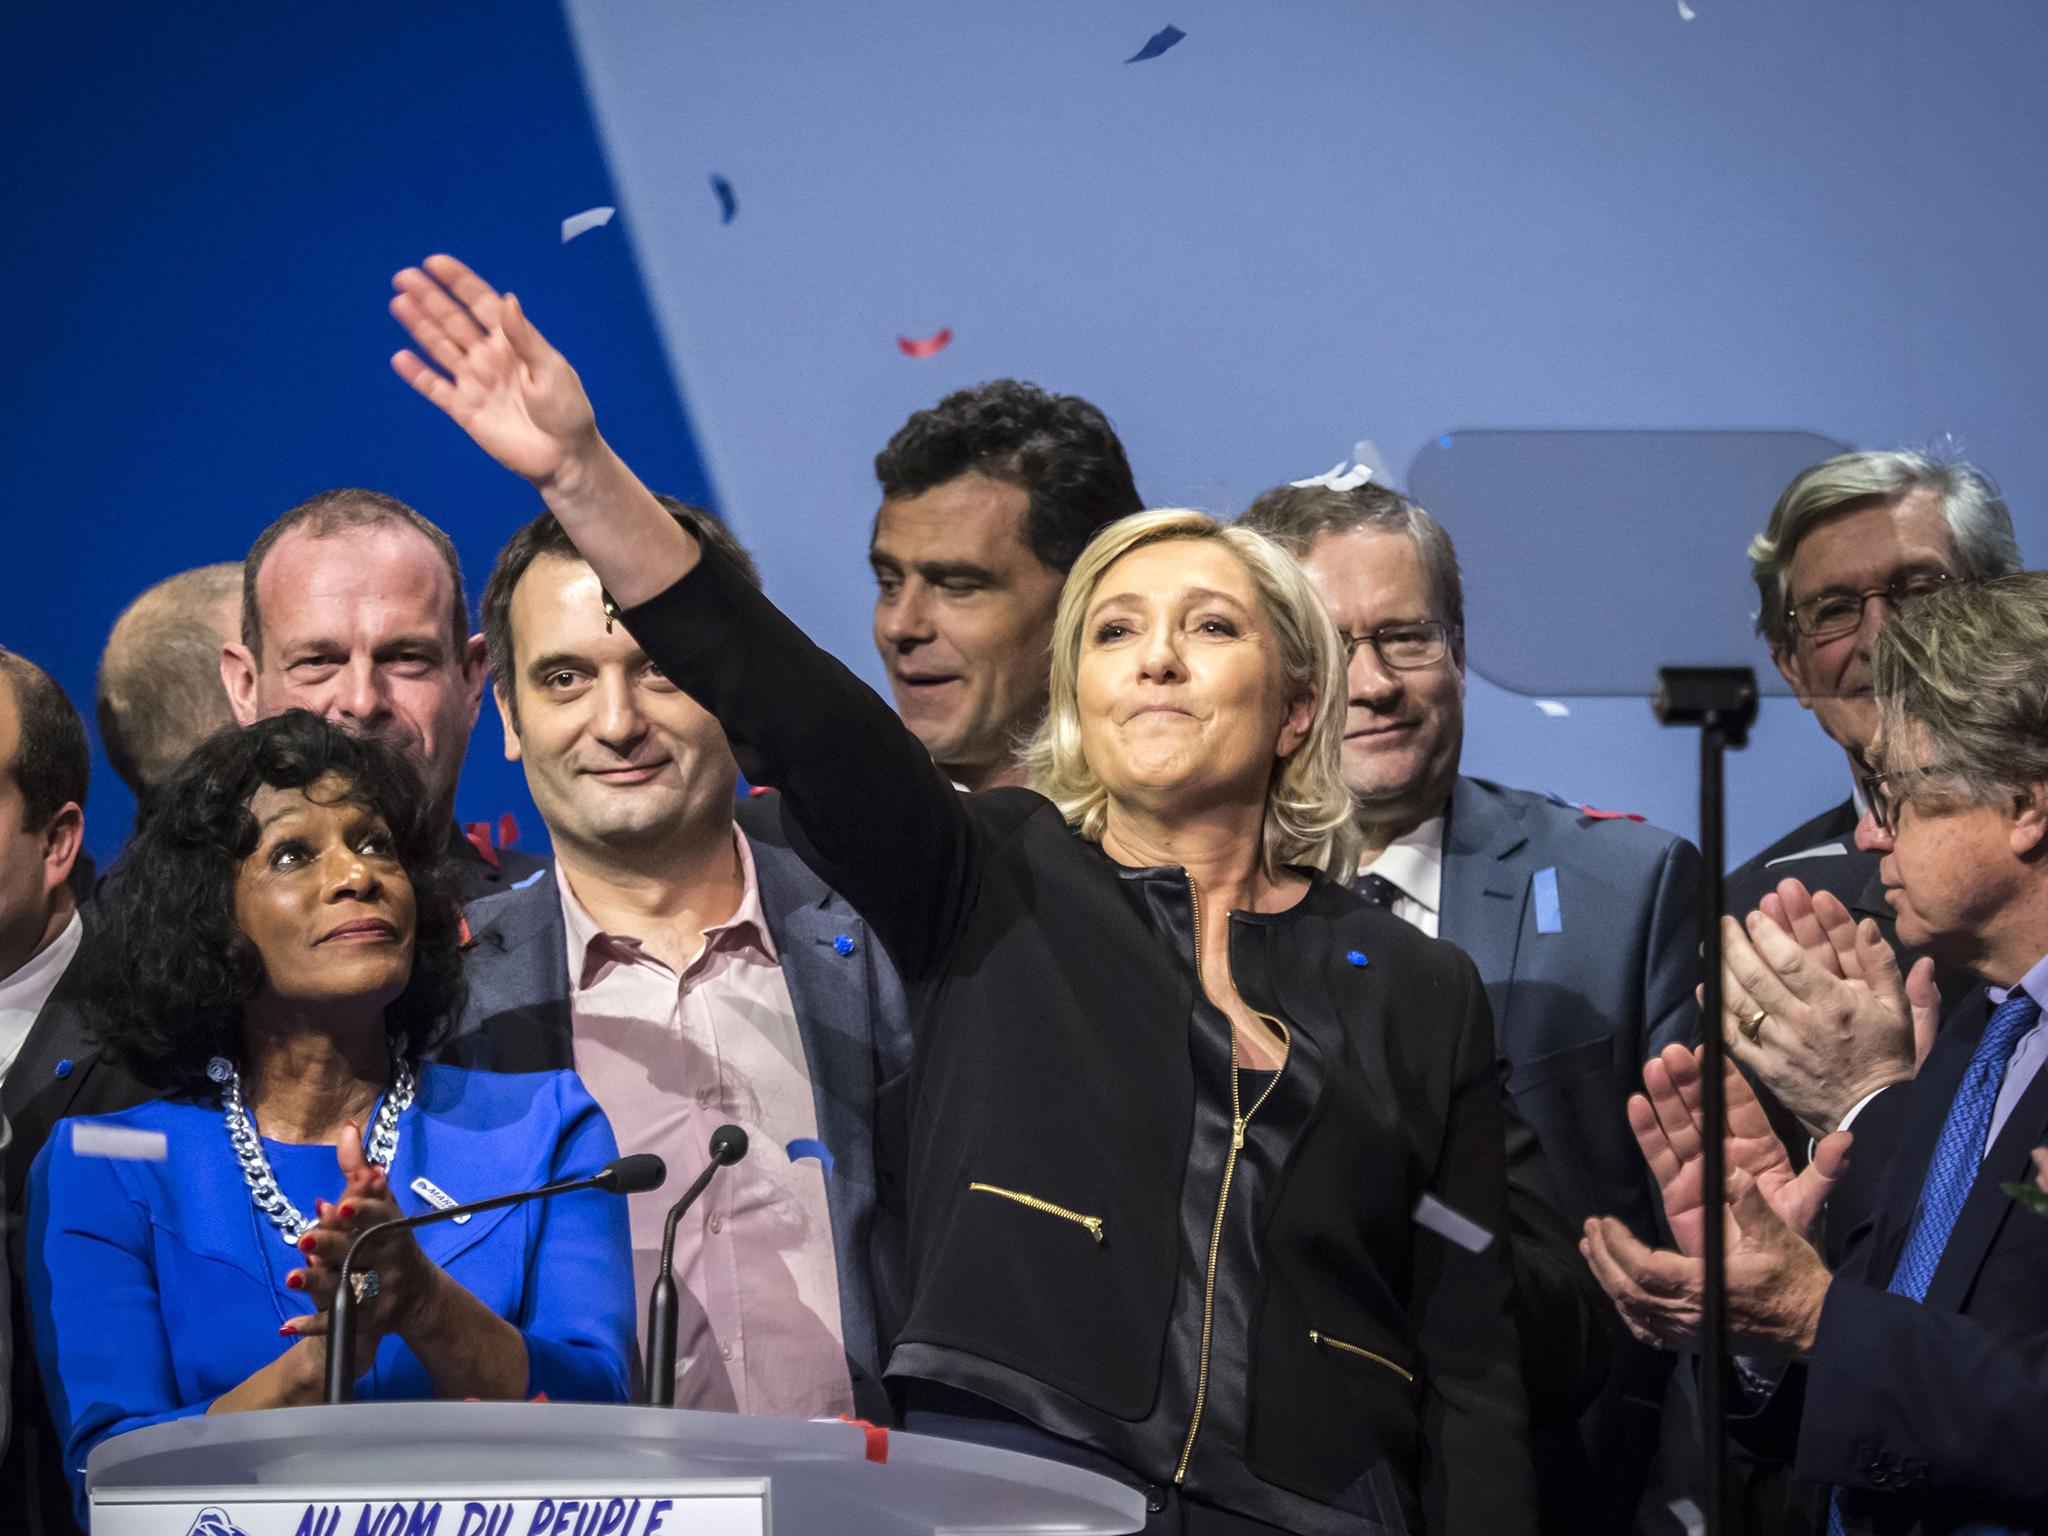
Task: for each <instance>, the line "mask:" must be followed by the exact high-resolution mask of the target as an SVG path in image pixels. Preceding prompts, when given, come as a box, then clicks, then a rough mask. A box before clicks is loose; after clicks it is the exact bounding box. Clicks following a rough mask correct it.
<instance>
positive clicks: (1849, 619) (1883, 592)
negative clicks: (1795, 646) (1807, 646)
mask: <svg viewBox="0 0 2048 1536" xmlns="http://www.w3.org/2000/svg"><path fill="white" fill-rule="evenodd" d="M1954 580H1955V578H1954V577H1953V576H1951V575H1949V573H1948V572H1947V571H1908V572H1906V573H1904V574H1903V575H1899V576H1894V577H1893V578H1892V579H1891V580H1890V581H1889V582H1887V583H1886V584H1885V585H1884V586H1881V587H1871V588H1870V589H1869V590H1867V591H1863V592H1822V593H1820V594H1818V595H1817V596H1814V597H1809V598H1807V599H1806V600H1805V601H1803V602H1797V603H1794V604H1793V605H1792V606H1791V607H1790V608H1788V609H1786V610H1785V611H1786V612H1787V613H1788V614H1789V615H1790V616H1791V619H1792V622H1793V623H1794V624H1796V625H1798V626H1799V633H1801V634H1802V635H1804V636H1806V638H1807V639H1809V640H1834V639H1837V638H1839V637H1840V636H1842V635H1847V634H1852V633H1854V632H1855V630H1856V629H1857V628H1858V627H1860V626H1861V625H1862V623H1863V609H1864V605H1865V604H1867V603H1868V602H1869V601H1870V600H1871V599H1872V598H1873V597H1881V598H1883V599H1884V600H1885V603H1886V605H1887V606H1888V607H1890V608H1891V610H1892V611H1893V612H1894V613H1896V612H1897V611H1898V610H1899V609H1901V608H1904V607H1907V606H1908V605H1910V604H1911V603H1913V602H1914V601H1915V600H1917V599H1919V598H1923V597H1925V596H1927V594H1928V593H1930V592H1939V591H1940V590H1941V589H1942V588H1943V587H1945V586H1947V585H1948V584H1949V583H1950V582H1952V581H1954Z"/></svg>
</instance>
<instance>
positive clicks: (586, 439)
mask: <svg viewBox="0 0 2048 1536" xmlns="http://www.w3.org/2000/svg"><path fill="white" fill-rule="evenodd" d="M423 265H424V266H425V269H426V270H425V271H422V270H421V269H420V268H419V267H407V268H406V269H405V270H404V271H403V272H400V273H399V274H398V275H397V276H395V277H393V278H392V279H391V285H392V287H394V288H396V289H397V290H398V292H397V295H396V296H395V297H394V298H393V299H392V300H391V313H392V316H393V317H394V318H395V319H396V320H397V321H398V323H399V324H400V325H402V326H404V327H405V329H406V332H407V333H408V334H409V335H410V336H411V337H412V339H413V341H414V343H415V344H416V345H417V346H418V347H419V348H420V349H421V350H422V351H424V352H425V353H426V354H427V356H428V357H429V358H431V359H432V360H433V364H434V366H432V367H430V366H428V364H427V363H426V362H423V361H422V360H421V359H420V357H419V355H418V354H417V353H415V352H413V351H412V350H411V349H410V348H408V349H406V350H404V351H400V352H397V353H395V354H393V356H392V359H391V366H392V368H394V369H395V370H396V371H397V373H398V376H399V377H400V378H402V379H404V380H405V381H406V383H408V384H410V385H411V386H412V387H413V388H414V389H416V390H418V391H419V392H420V393H421V394H422V395H425V396H426V397H427V398H428V399H429V400H431V401H433V402H434V404H436V405H438V406H439V407H440V408H441V409H442V410H443V411H445V412H446V413H447V414H448V416H449V418H450V419H451V420H453V421H454V422H455V424H456V425H457V426H459V427H461V428H462V430H463V431H465V432H467V433H468V434H469V435H470V436H471V437H472V438H474V439H475V440H476V443H477V445H478V446H479V447H481V448H482V449H483V450H484V451H485V452H486V453H488V454H490V456H491V457H492V458H494V459H496V460H497V461H498V462H499V463H500V464H502V465H504V466H505V468H507V469H509V470H511V471H512V472H513V473H514V474H515V475H520V476H523V477H524V478H526V479H527V480H530V481H532V482H533V484H534V485H536V486H537V487H539V488H540V489H541V490H542V491H543V492H546V491H547V490H548V489H549V488H550V487H551V486H552V485H554V484H555V483H556V481H557V480H558V479H559V478H560V477H561V476H562V475H563V474H564V472H565V471H567V470H569V469H570V467H571V466H572V465H574V464H575V462H576V461H577V460H578V459H579V458H580V457H582V456H585V455H587V454H589V453H590V452H592V451H593V450H594V449H596V448H597V447H598V446H599V444H600V439H599V438H598V433H597V418H596V416H595V414H594V413H593V412H592V410H591V408H590V399H589V397H588V396H587V395H585V394H584V392H583V382H582V380H580V379H579V378H577V376H576V370H575V369H574V368H572V367H570V366H569V361H568V359H567V358H565V357H563V356H562V354H561V353H559V352H557V351H556V350H555V349H554V348H553V347H552V346H550V345H549V344H548V341H547V338H546V337H544V336H542V335H541V333H540V332H539V331H538V330H536V329H535V328H534V326H533V324H532V322H531V321H529V320H528V319H527V318H526V315H525V312H524V311H522V310H521V309H520V307H519V300H518V299H517V298H515V297H514V296H513V295H511V294H509V293H508V294H500V293H499V292H498V291H497V290H496V289H495V288H493V287H491V285H490V284H489V283H486V282H485V281H484V280H483V279H482V278H480V277H478V276H477V275H476V273H474V272H472V271H471V270H470V269H469V268H468V267H466V266H464V265H463V264H462V263H461V262H459V261H457V260H456V259H455V258H454V257H453V256H429V257H428V258H427V259H426V261H425V263H424V264H423Z"/></svg>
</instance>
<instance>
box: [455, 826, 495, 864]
mask: <svg viewBox="0 0 2048 1536" xmlns="http://www.w3.org/2000/svg"><path fill="white" fill-rule="evenodd" d="M462 835H463V836H464V837H466V838H468V839H469V846H470V847H472V848H474V849H475V850H476V851H477V854H478V856H479V857H480V858H482V859H483V861H484V862H485V863H486V864H488V865H490V866H491V868H493V869H496V868H497V867H498V850H497V849H495V848H493V847H492V846H491V824H490V823H489V822H487V821H472V822H471V823H470V824H469V825H468V826H466V827H464V828H463V829H462Z"/></svg>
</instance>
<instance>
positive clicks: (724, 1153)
mask: <svg viewBox="0 0 2048 1536" xmlns="http://www.w3.org/2000/svg"><path fill="white" fill-rule="evenodd" d="M746 1155H747V1133H746V1132H745V1131H743V1130H741V1129H740V1128H739V1127H738V1126H736V1125H721V1126H720V1127H719V1128H718V1129H717V1130H715V1131H713V1132H712V1133H711V1161H710V1162H708V1163H706V1164H705V1165H704V1171H703V1172H702V1173H700V1174H698V1175H697V1178H696V1180H695V1182H694V1183H692V1184H691V1185H690V1187H689V1188H688V1189H686V1190H684V1191H683V1198H682V1199H680V1200H678V1201H677V1202H676V1203H675V1204H674V1205H672V1206H670V1207H669V1208H668V1225H667V1226H666V1227H664V1228H663V1229H662V1234H661V1270H660V1272H659V1273H658V1274H656V1275H655V1277H654V1288H653V1289H652V1290H651V1291H649V1292H648V1293H647V1406H648V1407H650V1408H673V1407H675V1405H676V1280H675V1276H674V1274H673V1273H671V1271H672V1270H673V1269H674V1267H675V1259H676V1223H677V1222H679V1221H681V1220H682V1219H683V1212H685V1211H687V1210H688V1209H689V1208H690V1207H691V1206H693V1205H695V1204H696V1203H697V1197H698V1196H699V1195H701V1194H703V1193H704V1190H705V1187H706V1186H707V1185H709V1184H710V1183H711V1176H712V1175H713V1174H714V1173H716V1172H718V1170H719V1169H721V1168H723V1167H725V1166H726V1165H727V1164H728V1163H736V1162H738V1161H739V1160H740V1159H741V1158H743V1157H745V1156H746Z"/></svg>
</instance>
